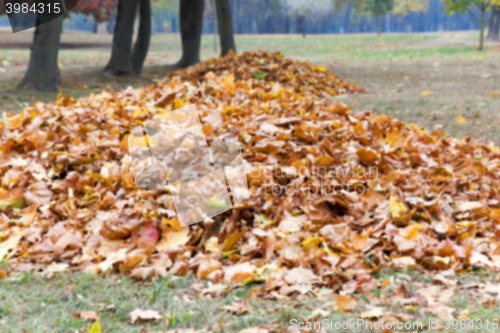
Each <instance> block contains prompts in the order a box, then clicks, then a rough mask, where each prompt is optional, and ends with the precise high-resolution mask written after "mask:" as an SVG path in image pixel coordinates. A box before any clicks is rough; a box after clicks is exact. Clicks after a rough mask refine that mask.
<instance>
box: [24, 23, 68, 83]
mask: <svg viewBox="0 0 500 333" xmlns="http://www.w3.org/2000/svg"><path fill="white" fill-rule="evenodd" d="M62 21H63V18H62V17H59V18H57V19H55V20H52V21H50V22H48V23H45V24H42V25H37V27H36V28H35V34H34V37H33V44H32V46H31V55H30V61H29V64H28V69H27V70H26V74H25V75H24V79H23V81H22V82H21V85H23V86H25V87H33V88H35V89H37V90H42V91H57V86H58V85H59V84H60V83H61V74H60V72H59V67H58V64H57V56H58V53H59V42H60V40H61V31H62ZM38 22H39V18H38V19H37V23H38Z"/></svg>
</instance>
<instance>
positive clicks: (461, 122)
mask: <svg viewBox="0 0 500 333" xmlns="http://www.w3.org/2000/svg"><path fill="white" fill-rule="evenodd" d="M457 124H467V120H465V118H464V117H462V116H460V117H458V118H457Z"/></svg>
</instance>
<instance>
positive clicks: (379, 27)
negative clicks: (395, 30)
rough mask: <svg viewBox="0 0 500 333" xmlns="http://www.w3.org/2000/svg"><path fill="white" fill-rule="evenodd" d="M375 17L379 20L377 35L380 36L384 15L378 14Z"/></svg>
mask: <svg viewBox="0 0 500 333" xmlns="http://www.w3.org/2000/svg"><path fill="white" fill-rule="evenodd" d="M375 19H376V20H377V35H379V36H380V33H381V32H382V17H381V16H376V17H375Z"/></svg>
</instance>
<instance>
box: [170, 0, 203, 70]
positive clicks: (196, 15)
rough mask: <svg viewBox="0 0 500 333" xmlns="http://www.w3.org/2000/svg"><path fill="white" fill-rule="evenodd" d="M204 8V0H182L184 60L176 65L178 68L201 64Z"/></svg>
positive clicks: (181, 25) (180, 5)
mask: <svg viewBox="0 0 500 333" xmlns="http://www.w3.org/2000/svg"><path fill="white" fill-rule="evenodd" d="M204 6H205V1H204V0H180V4H179V18H180V19H179V23H180V28H181V41H182V58H181V60H179V62H178V63H177V64H176V67H177V68H186V67H188V66H192V65H194V64H197V63H199V62H200V47H201V31H202V29H203V10H204Z"/></svg>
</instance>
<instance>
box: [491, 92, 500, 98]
mask: <svg viewBox="0 0 500 333" xmlns="http://www.w3.org/2000/svg"><path fill="white" fill-rule="evenodd" d="M491 96H493V97H500V94H499V93H496V92H494V93H493V94H491Z"/></svg>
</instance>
